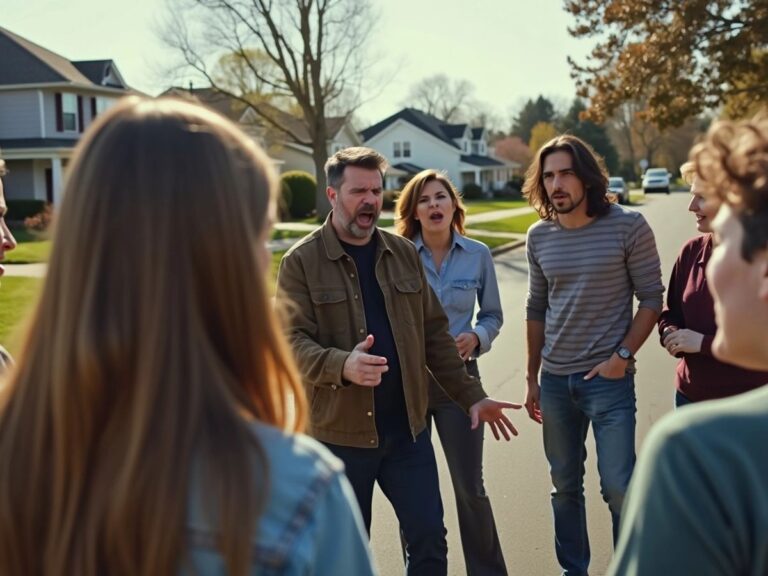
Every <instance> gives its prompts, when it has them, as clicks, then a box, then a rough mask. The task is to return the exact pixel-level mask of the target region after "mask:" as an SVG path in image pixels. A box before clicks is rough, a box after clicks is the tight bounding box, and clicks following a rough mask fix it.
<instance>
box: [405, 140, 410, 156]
mask: <svg viewBox="0 0 768 576" xmlns="http://www.w3.org/2000/svg"><path fill="white" fill-rule="evenodd" d="M410 157H411V143H410V142H403V158H410Z"/></svg>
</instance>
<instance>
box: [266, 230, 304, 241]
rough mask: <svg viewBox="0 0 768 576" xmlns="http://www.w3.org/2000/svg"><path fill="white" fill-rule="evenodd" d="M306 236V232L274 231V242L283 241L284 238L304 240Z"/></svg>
mask: <svg viewBox="0 0 768 576" xmlns="http://www.w3.org/2000/svg"><path fill="white" fill-rule="evenodd" d="M306 235H307V231H306V230H272V240H282V239H283V238H303V237H304V236H306Z"/></svg>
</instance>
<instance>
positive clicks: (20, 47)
mask: <svg viewBox="0 0 768 576" xmlns="http://www.w3.org/2000/svg"><path fill="white" fill-rule="evenodd" d="M129 92H132V90H131V89H130V88H129V87H128V85H127V84H126V83H125V80H123V77H122V76H121V75H120V71H119V70H118V69H117V66H115V63H114V62H113V61H112V60H88V61H78V62H72V61H70V60H67V59H66V58H64V57H63V56H59V55H58V54H55V53H53V52H51V51H50V50H47V49H45V48H43V47H42V46H38V45H37V44H35V43H33V42H30V41H29V40H26V39H25V38H22V37H21V36H18V35H16V34H14V33H13V32H11V31H9V30H6V29H5V28H2V27H0V154H2V157H3V158H4V159H5V162H6V165H7V167H8V174H7V175H6V176H5V177H4V181H5V194H6V197H7V198H8V200H43V201H47V202H52V203H54V204H55V203H57V202H58V200H59V198H60V194H61V188H62V174H63V170H64V168H65V167H66V165H67V162H68V161H69V158H70V156H71V155H72V149H73V148H74V147H75V145H76V144H77V141H78V140H79V139H80V136H81V135H82V133H83V131H84V130H85V129H86V128H87V127H88V126H89V125H90V123H91V122H93V120H94V118H96V116H98V115H99V114H101V113H102V112H104V111H105V110H107V109H108V108H109V107H110V106H112V105H113V104H114V103H115V102H116V101H117V100H118V99H119V98H121V97H122V96H124V95H125V94H127V93H129Z"/></svg>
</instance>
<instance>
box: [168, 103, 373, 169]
mask: <svg viewBox="0 0 768 576" xmlns="http://www.w3.org/2000/svg"><path fill="white" fill-rule="evenodd" d="M163 94H164V95H173V96H179V97H182V98H190V97H191V98H193V99H195V100H197V101H199V102H200V103H202V104H204V105H206V106H208V107H210V108H212V109H214V110H216V111H217V112H218V113H220V114H222V115H223V116H226V117H227V118H229V119H230V120H232V121H233V122H235V123H237V124H239V125H240V127H241V128H242V129H243V130H244V131H245V132H246V133H248V134H249V135H250V136H251V137H252V138H253V139H254V140H256V142H258V143H259V144H260V145H261V147H262V148H264V149H265V150H266V151H267V153H268V154H269V156H270V157H271V158H272V161H273V163H274V164H275V167H276V168H277V169H278V170H279V171H280V172H288V171H289V170H303V171H304V172H309V173H310V174H312V175H313V176H316V174H315V164H314V161H313V160H312V148H311V140H310V137H309V132H308V131H307V127H306V125H305V124H304V122H302V121H301V119H300V118H297V117H296V116H293V115H291V114H289V113H288V112H285V111H283V110H281V109H279V108H277V107H275V106H272V105H270V104H268V103H261V104H258V105H256V106H257V107H258V110H259V111H260V112H261V113H259V112H257V111H256V110H255V109H254V106H248V105H246V104H245V103H243V102H241V101H240V100H237V99H235V98H231V97H229V96H227V95H225V94H222V93H221V92H219V91H217V90H215V89H213V88H189V89H186V88H171V89H170V90H167V91H166V92H164V93H163ZM264 114H267V115H269V116H270V117H271V118H274V119H275V120H276V121H277V122H278V124H279V125H280V126H285V127H286V128H287V129H288V130H289V131H290V132H291V136H288V134H286V133H285V132H283V131H281V130H279V129H277V128H275V127H274V126H272V125H271V124H270V123H269V121H268V120H266V119H264V117H263V115H264ZM326 124H327V128H328V146H327V148H328V155H329V156H330V155H331V154H333V153H334V152H337V151H338V150H341V149H342V148H347V147H349V146H360V145H361V143H362V140H361V139H360V136H359V135H358V133H357V131H356V130H355V129H354V128H353V127H352V123H351V122H350V120H349V116H334V117H329V118H327V119H326Z"/></svg>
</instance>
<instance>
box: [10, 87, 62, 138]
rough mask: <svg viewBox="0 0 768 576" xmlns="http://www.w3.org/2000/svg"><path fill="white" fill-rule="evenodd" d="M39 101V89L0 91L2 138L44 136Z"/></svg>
mask: <svg viewBox="0 0 768 576" xmlns="http://www.w3.org/2000/svg"><path fill="white" fill-rule="evenodd" d="M39 102H40V97H39V95H38V91H37V90H14V91H10V92H0V140H6V139H11V138H42V137H43V134H42V131H41V130H40V105H39ZM54 122H55V118H54Z"/></svg>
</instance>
